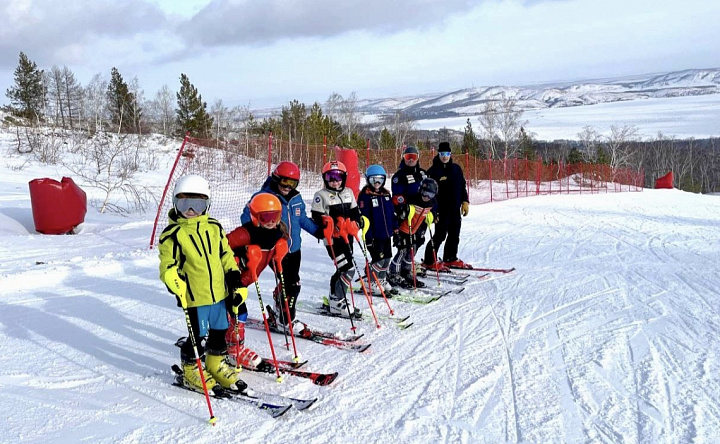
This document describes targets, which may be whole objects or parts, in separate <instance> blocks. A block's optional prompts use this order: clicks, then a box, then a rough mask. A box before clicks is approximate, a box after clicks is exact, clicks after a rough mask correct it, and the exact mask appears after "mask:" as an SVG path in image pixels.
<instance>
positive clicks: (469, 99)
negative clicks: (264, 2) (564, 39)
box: [358, 68, 720, 119]
mask: <svg viewBox="0 0 720 444" xmlns="http://www.w3.org/2000/svg"><path fill="white" fill-rule="evenodd" d="M719 93H720V68H708V69H686V70H683V71H674V72H667V73H655V74H646V75H638V76H628V77H617V78H610V79H594V80H583V81H577V82H563V83H545V84H538V85H528V86H519V87H515V86H486V87H478V88H466V89H460V90H457V91H452V92H447V93H440V94H424V95H420V96H406V97H394V98H383V99H368V100H360V101H358V105H359V108H360V111H361V112H362V113H364V114H365V113H366V114H380V115H381V114H387V113H392V112H394V111H397V110H402V111H404V112H405V113H406V114H408V115H410V116H412V117H414V118H416V119H436V118H443V117H455V116H465V115H475V114H477V113H479V112H480V111H481V110H482V108H483V106H484V104H485V102H487V101H489V100H497V99H499V98H500V97H502V95H503V94H505V95H506V96H508V97H513V96H514V97H517V98H518V105H519V106H520V107H521V108H523V109H526V110H531V109H544V108H564V107H571V106H580V105H594V104H598V103H608V102H619V101H631V100H639V99H648V98H666V97H681V96H697V95H706V94H719Z"/></svg>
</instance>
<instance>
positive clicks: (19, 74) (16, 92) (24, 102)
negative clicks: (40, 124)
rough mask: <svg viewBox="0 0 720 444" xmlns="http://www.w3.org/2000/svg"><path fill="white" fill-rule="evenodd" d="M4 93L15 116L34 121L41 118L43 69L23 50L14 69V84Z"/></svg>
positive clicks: (43, 91) (43, 97)
mask: <svg viewBox="0 0 720 444" xmlns="http://www.w3.org/2000/svg"><path fill="white" fill-rule="evenodd" d="M5 95H6V96H7V98H8V99H10V104H11V110H12V112H13V114H15V115H16V116H19V117H25V118H27V119H34V120H36V121H39V120H40V119H42V117H43V112H42V110H43V108H44V104H45V88H44V85H43V71H42V70H39V69H38V68H37V65H36V64H35V62H33V61H31V60H30V59H28V58H27V56H26V55H25V53H23V52H21V53H20V62H19V63H18V67H17V69H15V86H12V87H10V88H8V90H7V92H6V93H5Z"/></svg>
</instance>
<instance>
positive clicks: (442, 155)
mask: <svg viewBox="0 0 720 444" xmlns="http://www.w3.org/2000/svg"><path fill="white" fill-rule="evenodd" d="M438 154H439V155H440V156H441V157H450V154H452V153H451V152H450V151H440V152H439V153H438Z"/></svg>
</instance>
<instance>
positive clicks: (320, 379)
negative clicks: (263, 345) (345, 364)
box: [243, 359, 338, 408]
mask: <svg viewBox="0 0 720 444" xmlns="http://www.w3.org/2000/svg"><path fill="white" fill-rule="evenodd" d="M278 362H280V361H278ZM275 367H276V366H275V365H274V364H273V362H272V361H271V360H266V359H263V360H262V362H261V363H260V365H258V366H257V367H256V368H252V367H244V366H243V368H245V369H247V370H250V371H253V372H259V373H271V374H275ZM277 368H278V370H279V371H280V372H281V373H285V374H288V375H292V376H297V377H299V378H305V379H309V380H310V381H312V383H313V384H315V385H320V386H323V385H330V384H332V383H333V381H335V379H337V377H338V372H334V373H317V372H306V371H301V370H296V369H294V368H292V367H287V366H284V365H282V364H280V365H278V366H277ZM296 408H297V407H296Z"/></svg>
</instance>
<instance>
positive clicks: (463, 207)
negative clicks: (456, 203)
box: [460, 202, 470, 217]
mask: <svg viewBox="0 0 720 444" xmlns="http://www.w3.org/2000/svg"><path fill="white" fill-rule="evenodd" d="M468 211H470V203H468V202H463V203H462V204H461V205H460V214H462V215H463V217H465V216H467V215H468Z"/></svg>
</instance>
